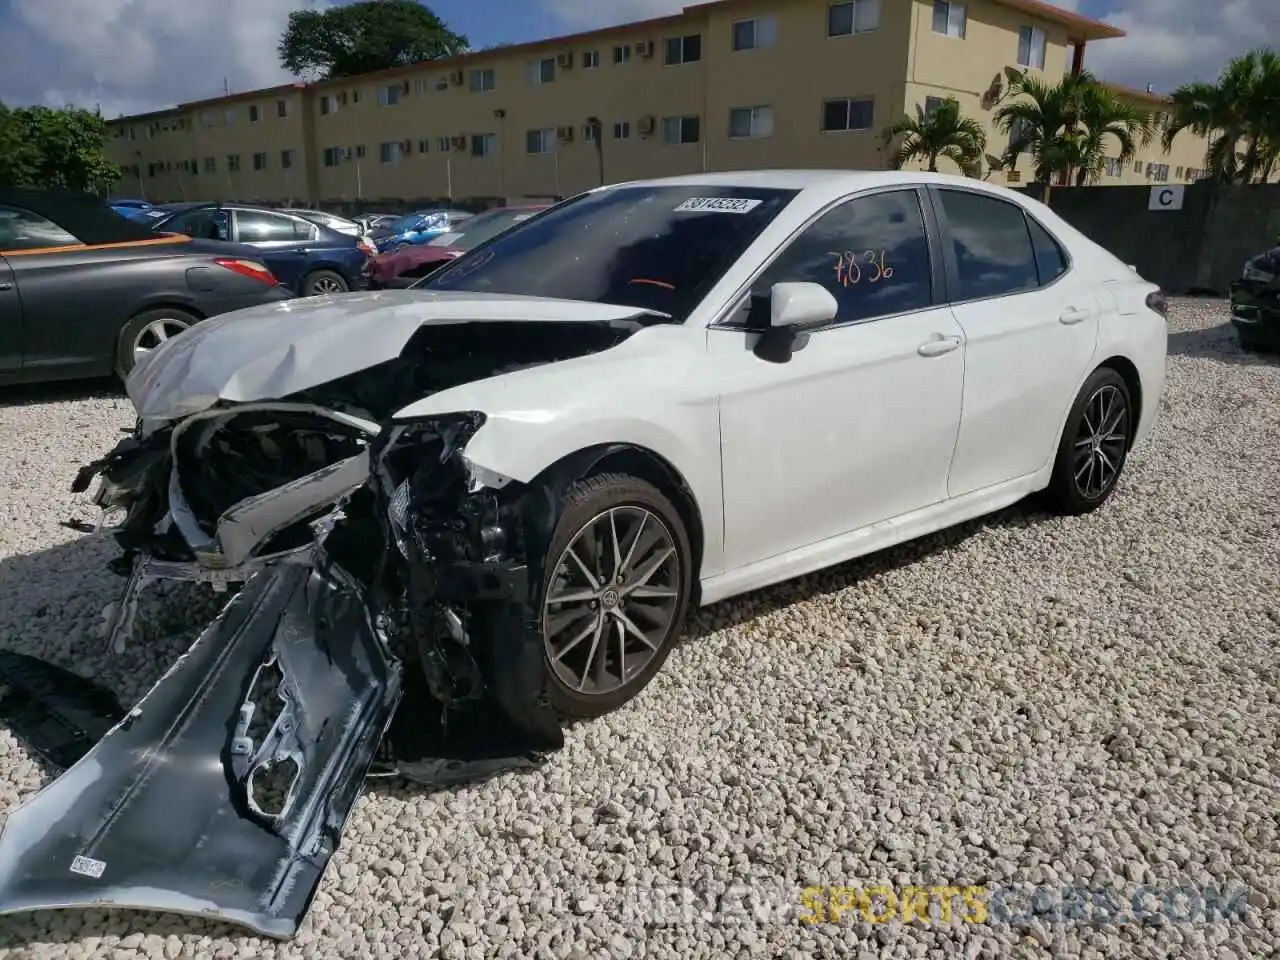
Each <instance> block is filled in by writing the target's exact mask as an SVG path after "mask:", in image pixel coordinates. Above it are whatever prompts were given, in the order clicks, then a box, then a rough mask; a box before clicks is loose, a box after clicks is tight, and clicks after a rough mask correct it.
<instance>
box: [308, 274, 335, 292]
mask: <svg viewBox="0 0 1280 960" xmlns="http://www.w3.org/2000/svg"><path fill="white" fill-rule="evenodd" d="M311 289H312V290H314V291H315V292H316V293H341V292H342V284H340V283H339V282H338V281H337V280H335V279H333V277H318V278H316V279H315V280H314V281H312V283H311Z"/></svg>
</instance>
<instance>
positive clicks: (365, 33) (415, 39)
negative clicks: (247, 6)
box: [277, 0, 468, 79]
mask: <svg viewBox="0 0 1280 960" xmlns="http://www.w3.org/2000/svg"><path fill="white" fill-rule="evenodd" d="M467 49H468V44H467V38H466V37H464V36H461V35H460V34H456V33H454V32H453V31H452V30H450V29H449V28H448V27H446V26H445V25H444V22H443V21H442V20H441V19H440V18H439V17H437V16H436V15H435V14H434V13H432V12H431V11H430V10H429V9H427V8H426V7H424V6H423V5H422V4H420V3H417V2H415V0H362V2H359V3H351V4H347V5H345V6H341V7H333V8H331V9H329V10H325V11H317V10H295V11H294V12H293V13H291V14H289V23H288V26H287V27H286V28H285V31H284V35H283V36H282V37H281V38H280V45H279V47H278V48H277V50H278V52H279V54H280V62H281V63H282V64H283V65H284V67H285V69H286V70H288V71H290V72H291V73H293V74H295V75H298V76H311V77H320V78H323V79H332V78H335V77H350V76H355V75H356V74H361V73H370V72H372V71H375V70H386V69H388V68H391V67H404V66H408V65H409V64H412V63H420V62H422V61H424V60H438V59H440V58H442V57H451V56H455V55H456V54H459V53H465V52H466V50H467Z"/></svg>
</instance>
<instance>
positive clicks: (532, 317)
mask: <svg viewBox="0 0 1280 960" xmlns="http://www.w3.org/2000/svg"><path fill="white" fill-rule="evenodd" d="M647 314H648V315H651V314H649V311H645V310H643V309H640V308H637V307H627V306H615V305H612V304H600V303H588V302H583V301H578V300H556V299H550V298H543V297H520V296H510V295H505V294H480V293H468V292H456V291H434V290H386V291H379V292H374V293H357V294H345V295H342V296H337V297H312V298H306V299H299V300H288V301H285V302H283V303H275V304H268V305H264V306H260V307H250V308H249V309H246V310H237V311H235V312H233V313H228V314H223V315H222V316H219V317H214V318H212V319H210V320H205V321H203V322H201V323H199V324H197V325H196V326H194V327H192V328H191V329H190V330H188V331H186V332H185V333H183V334H182V336H180V337H175V338H173V339H172V340H170V341H168V342H167V343H166V344H165V345H164V346H163V347H162V348H160V349H158V350H156V351H154V352H153V353H152V354H151V356H149V357H148V358H147V359H146V360H144V361H143V362H142V363H140V364H139V365H138V366H137V367H135V368H134V370H133V373H132V374H130V376H129V380H128V383H127V389H128V393H129V398H130V399H131V400H132V401H133V404H134V407H135V408H136V409H137V411H138V416H139V417H141V418H142V419H144V420H152V421H155V420H176V419H179V418H182V417H186V416H190V415H191V414H193V413H199V412H200V411H202V410H207V409H208V408H210V407H212V406H214V405H215V404H217V403H219V402H223V401H226V402H230V403H251V402H255V401H261V400H276V399H282V398H285V397H289V396H292V395H293V394H296V393H300V392H301V391H304V390H308V389H311V388H313V387H318V386H320V385H321V384H326V383H330V382H332V381H334V380H337V379H339V378H341V377H345V376H348V375H350V374H354V373H359V372H360V371H362V370H367V369H369V368H370V367H374V366H376V365H378V364H380V363H383V362H385V361H387V360H392V359H394V358H396V357H398V356H399V355H400V353H401V351H403V350H404V348H405V345H406V344H407V343H408V342H409V339H410V338H411V337H412V336H413V335H414V334H415V333H416V332H417V331H418V330H419V329H420V328H421V327H423V326H428V325H447V324H456V323H475V322H484V323H494V324H499V323H512V322H516V323H538V322H547V323H559V324H564V323H579V322H580V323H587V324H593V323H594V324H598V323H602V322H605V323H608V322H613V321H625V320H630V319H635V318H639V317H643V316H645V315H647Z"/></svg>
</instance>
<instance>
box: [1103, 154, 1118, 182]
mask: <svg viewBox="0 0 1280 960" xmlns="http://www.w3.org/2000/svg"><path fill="white" fill-rule="evenodd" d="M1120 172H1121V170H1120V161H1119V160H1117V159H1116V158H1115V157H1107V167H1106V175H1107V176H1108V177H1118V176H1120Z"/></svg>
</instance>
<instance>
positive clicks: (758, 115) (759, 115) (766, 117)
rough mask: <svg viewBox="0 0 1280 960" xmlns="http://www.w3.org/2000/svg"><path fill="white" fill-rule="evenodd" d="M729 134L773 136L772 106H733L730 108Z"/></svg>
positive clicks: (737, 136) (734, 136) (738, 135)
mask: <svg viewBox="0 0 1280 960" xmlns="http://www.w3.org/2000/svg"><path fill="white" fill-rule="evenodd" d="M729 136H730V137H733V138H739V137H771V136H773V107H735V108H734V109H732V110H730V111H729Z"/></svg>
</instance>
